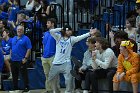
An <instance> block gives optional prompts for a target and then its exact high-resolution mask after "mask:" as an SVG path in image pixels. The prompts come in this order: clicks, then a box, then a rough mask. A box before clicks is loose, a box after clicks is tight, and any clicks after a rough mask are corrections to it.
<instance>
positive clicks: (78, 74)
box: [70, 37, 96, 92]
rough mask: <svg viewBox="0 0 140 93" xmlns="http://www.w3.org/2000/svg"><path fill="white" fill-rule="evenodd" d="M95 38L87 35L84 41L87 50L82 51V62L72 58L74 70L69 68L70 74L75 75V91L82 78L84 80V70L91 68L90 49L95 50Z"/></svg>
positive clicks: (77, 89) (78, 87)
mask: <svg viewBox="0 0 140 93" xmlns="http://www.w3.org/2000/svg"><path fill="white" fill-rule="evenodd" d="M95 42H96V41H95V39H94V38H93V37H89V38H88V39H87V41H86V44H87V46H88V49H87V51H86V52H85V53H84V59H83V63H82V62H79V61H78V60H77V61H76V60H75V59H73V58H72V59H73V62H74V65H75V67H74V70H71V71H70V72H71V74H72V76H74V77H75V90H76V92H78V91H80V90H79V89H81V83H82V80H85V75H86V71H87V70H89V69H92V66H93V65H92V64H93V62H92V51H94V50H95Z"/></svg>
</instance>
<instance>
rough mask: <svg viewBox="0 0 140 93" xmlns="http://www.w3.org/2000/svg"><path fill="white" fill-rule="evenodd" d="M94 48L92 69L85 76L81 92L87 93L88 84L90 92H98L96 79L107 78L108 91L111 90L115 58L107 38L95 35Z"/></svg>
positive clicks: (110, 91)
mask: <svg viewBox="0 0 140 93" xmlns="http://www.w3.org/2000/svg"><path fill="white" fill-rule="evenodd" d="M95 46H96V49H97V50H95V51H92V59H93V62H94V64H93V66H94V69H92V70H89V71H88V72H87V74H86V76H85V87H84V91H83V93H88V91H89V89H90V84H91V86H92V92H94V93H99V92H98V79H102V78H107V79H108V83H109V93H112V92H113V82H112V79H113V76H114V74H115V72H116V67H117V58H116V56H115V54H114V52H113V50H112V49H111V48H109V43H108V41H107V39H105V38H103V37H97V38H96V43H95Z"/></svg>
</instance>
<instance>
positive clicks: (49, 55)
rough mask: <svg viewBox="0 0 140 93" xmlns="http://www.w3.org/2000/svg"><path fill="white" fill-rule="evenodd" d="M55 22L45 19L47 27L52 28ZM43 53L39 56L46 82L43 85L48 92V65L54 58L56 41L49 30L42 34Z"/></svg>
mask: <svg viewBox="0 0 140 93" xmlns="http://www.w3.org/2000/svg"><path fill="white" fill-rule="evenodd" d="M55 24H56V20H55V19H54V18H50V19H48V20H47V24H46V25H47V28H48V29H49V30H50V29H54V26H55ZM42 43H43V50H44V51H43V55H42V57H41V60H42V66H43V69H44V74H45V77H46V82H45V87H46V91H45V93H46V92H47V93H50V92H51V91H52V88H51V85H50V83H49V82H48V74H49V71H50V67H51V64H52V61H53V59H54V54H55V50H56V49H55V47H56V41H55V40H54V38H53V37H52V36H51V34H50V32H49V31H46V32H45V33H44V36H43V41H42Z"/></svg>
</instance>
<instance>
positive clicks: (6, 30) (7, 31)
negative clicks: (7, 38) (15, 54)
mask: <svg viewBox="0 0 140 93" xmlns="http://www.w3.org/2000/svg"><path fill="white" fill-rule="evenodd" d="M4 31H5V32H6V33H9V34H10V32H9V30H8V29H4V30H2V33H3V32H4Z"/></svg>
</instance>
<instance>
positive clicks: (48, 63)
mask: <svg viewBox="0 0 140 93" xmlns="http://www.w3.org/2000/svg"><path fill="white" fill-rule="evenodd" d="M53 59H54V56H52V57H50V58H43V57H41V60H42V66H43V69H44V74H45V77H46V82H45V88H46V90H47V91H52V88H51V84H50V82H48V75H49V71H50V68H51V65H52V61H53Z"/></svg>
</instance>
